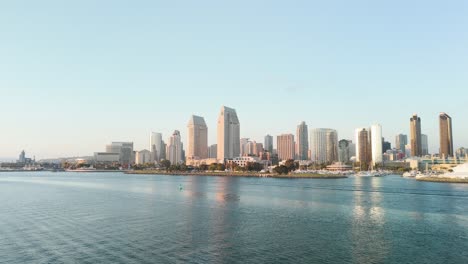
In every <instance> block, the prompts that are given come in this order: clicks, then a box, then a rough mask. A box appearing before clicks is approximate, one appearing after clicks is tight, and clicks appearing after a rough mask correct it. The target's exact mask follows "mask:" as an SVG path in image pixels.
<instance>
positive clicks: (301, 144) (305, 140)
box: [296, 122, 309, 160]
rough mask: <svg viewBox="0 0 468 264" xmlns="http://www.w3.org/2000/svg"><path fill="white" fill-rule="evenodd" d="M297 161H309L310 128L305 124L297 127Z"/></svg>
mask: <svg viewBox="0 0 468 264" xmlns="http://www.w3.org/2000/svg"><path fill="white" fill-rule="evenodd" d="M296 137H297V141H296V159H298V160H308V159H309V157H308V156H309V136H308V127H307V124H306V123H305V122H302V123H301V124H300V125H298V126H297V132H296Z"/></svg>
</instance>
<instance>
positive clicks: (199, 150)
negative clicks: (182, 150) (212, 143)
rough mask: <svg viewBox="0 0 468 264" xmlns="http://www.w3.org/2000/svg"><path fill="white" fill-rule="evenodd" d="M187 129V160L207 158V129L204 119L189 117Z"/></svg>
mask: <svg viewBox="0 0 468 264" xmlns="http://www.w3.org/2000/svg"><path fill="white" fill-rule="evenodd" d="M187 129H188V140H187V143H188V147H187V158H188V159H195V160H197V159H206V158H208V127H207V126H206V123H205V119H204V118H203V117H201V116H195V115H193V116H192V117H190V120H189V122H188V125H187Z"/></svg>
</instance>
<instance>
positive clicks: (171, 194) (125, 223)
mask: <svg viewBox="0 0 468 264" xmlns="http://www.w3.org/2000/svg"><path fill="white" fill-rule="evenodd" d="M179 185H182V186H183V190H179ZM0 263H468V185H459V184H437V183H424V182H416V181H414V180H411V179H403V178H400V177H398V176H388V177H384V178H349V179H339V180H307V179H301V180H288V179H259V178H228V177H178V176H131V175H124V174H118V173H115V174H114V173H111V174H74V173H46V172H41V173H0Z"/></svg>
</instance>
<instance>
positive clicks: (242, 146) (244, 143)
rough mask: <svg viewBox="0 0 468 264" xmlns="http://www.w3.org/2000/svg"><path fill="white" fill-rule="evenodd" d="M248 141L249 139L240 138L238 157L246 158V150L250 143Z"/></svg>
mask: <svg viewBox="0 0 468 264" xmlns="http://www.w3.org/2000/svg"><path fill="white" fill-rule="evenodd" d="M249 140H250V139H249V138H241V139H240V155H241V156H242V157H245V156H248V151H247V148H248V144H249V142H250V141H249Z"/></svg>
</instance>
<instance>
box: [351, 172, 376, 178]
mask: <svg viewBox="0 0 468 264" xmlns="http://www.w3.org/2000/svg"><path fill="white" fill-rule="evenodd" d="M355 176H357V177H374V174H373V173H372V172H370V171H360V172H358V173H356V174H355Z"/></svg>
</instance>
